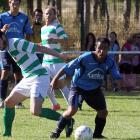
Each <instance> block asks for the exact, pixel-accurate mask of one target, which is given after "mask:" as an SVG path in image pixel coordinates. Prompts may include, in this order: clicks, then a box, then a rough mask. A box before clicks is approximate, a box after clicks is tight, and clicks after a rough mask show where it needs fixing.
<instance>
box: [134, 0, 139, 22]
mask: <svg viewBox="0 0 140 140" xmlns="http://www.w3.org/2000/svg"><path fill="white" fill-rule="evenodd" d="M139 2H140V1H139V0H135V6H134V18H135V20H137V21H139Z"/></svg>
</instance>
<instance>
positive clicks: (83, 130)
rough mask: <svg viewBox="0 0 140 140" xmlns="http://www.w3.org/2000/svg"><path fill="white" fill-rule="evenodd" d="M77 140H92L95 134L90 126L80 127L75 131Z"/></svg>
mask: <svg viewBox="0 0 140 140" xmlns="http://www.w3.org/2000/svg"><path fill="white" fill-rule="evenodd" d="M74 137H75V139H76V140H92V138H93V132H92V130H91V129H90V128H89V127H88V126H80V127H78V128H77V129H76V130H75V135H74Z"/></svg>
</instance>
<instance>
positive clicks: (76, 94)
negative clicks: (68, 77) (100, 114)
mask: <svg viewBox="0 0 140 140" xmlns="http://www.w3.org/2000/svg"><path fill="white" fill-rule="evenodd" d="M81 100H83V101H85V102H86V103H87V104H88V105H89V106H90V107H92V108H93V109H95V110H104V109H106V108H107V106H106V101H105V97H104V94H103V93H102V91H101V89H100V88H97V89H93V90H89V91H87V90H83V89H81V88H79V87H76V86H74V85H73V84H71V87H70V93H69V97H68V104H69V106H70V105H74V106H78V104H80V103H81Z"/></svg>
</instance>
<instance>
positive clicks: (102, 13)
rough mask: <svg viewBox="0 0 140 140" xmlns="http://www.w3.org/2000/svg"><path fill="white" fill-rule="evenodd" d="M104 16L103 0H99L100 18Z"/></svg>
mask: <svg viewBox="0 0 140 140" xmlns="http://www.w3.org/2000/svg"><path fill="white" fill-rule="evenodd" d="M104 18H105V0H100V20H103V19H104Z"/></svg>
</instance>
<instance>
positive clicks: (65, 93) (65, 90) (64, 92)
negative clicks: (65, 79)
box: [60, 86, 70, 102]
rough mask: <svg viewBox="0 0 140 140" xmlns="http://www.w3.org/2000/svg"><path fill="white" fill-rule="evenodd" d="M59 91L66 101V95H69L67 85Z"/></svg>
mask: <svg viewBox="0 0 140 140" xmlns="http://www.w3.org/2000/svg"><path fill="white" fill-rule="evenodd" d="M60 91H61V92H62V94H63V96H64V98H65V100H66V101H67V102H68V95H69V91H70V90H69V88H68V87H67V86H64V88H63V89H60Z"/></svg>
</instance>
